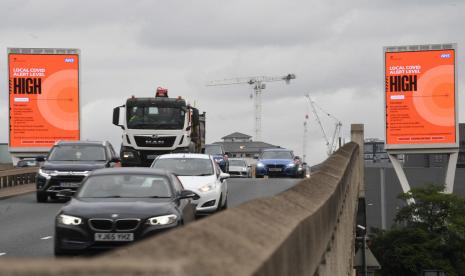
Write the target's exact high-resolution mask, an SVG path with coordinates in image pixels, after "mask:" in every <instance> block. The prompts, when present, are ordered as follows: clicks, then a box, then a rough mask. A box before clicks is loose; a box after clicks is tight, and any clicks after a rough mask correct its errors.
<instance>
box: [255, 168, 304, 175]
mask: <svg viewBox="0 0 465 276" xmlns="http://www.w3.org/2000/svg"><path fill="white" fill-rule="evenodd" d="M270 169H276V168H270V167H268V166H263V167H257V168H256V169H255V175H256V176H258V177H261V176H265V175H267V176H276V177H279V176H281V177H297V176H299V174H300V173H301V170H299V168H298V167H282V168H280V169H281V170H279V171H277V170H274V171H273V170H270Z"/></svg>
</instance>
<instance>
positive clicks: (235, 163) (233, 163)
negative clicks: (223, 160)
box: [229, 159, 247, 167]
mask: <svg viewBox="0 0 465 276" xmlns="http://www.w3.org/2000/svg"><path fill="white" fill-rule="evenodd" d="M229 166H237V167H246V166H247V165H246V164H245V161H244V160H231V159H229Z"/></svg>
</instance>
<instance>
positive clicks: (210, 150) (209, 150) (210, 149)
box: [205, 145, 223, 155]
mask: <svg viewBox="0 0 465 276" xmlns="http://www.w3.org/2000/svg"><path fill="white" fill-rule="evenodd" d="M205 154H212V155H223V149H222V148H221V146H220V145H209V146H206V147H205Z"/></svg>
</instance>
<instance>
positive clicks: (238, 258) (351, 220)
mask: <svg viewBox="0 0 465 276" xmlns="http://www.w3.org/2000/svg"><path fill="white" fill-rule="evenodd" d="M359 156H360V155H359V147H358V145H357V144H355V143H348V144H346V145H344V146H343V147H342V148H341V149H339V150H338V151H337V152H336V153H334V154H333V155H332V156H331V157H329V158H328V159H327V160H326V161H325V162H324V164H323V166H322V168H321V169H320V170H319V171H318V172H316V173H315V174H313V175H312V177H311V178H310V179H305V180H303V181H302V182H300V183H299V184H297V185H296V186H294V187H293V188H291V189H289V190H287V191H285V192H283V193H281V194H279V195H276V196H274V197H269V198H261V199H256V200H253V201H250V202H247V203H245V204H242V205H240V206H238V207H235V208H231V209H228V210H226V211H223V212H221V213H219V214H216V215H213V216H211V217H208V218H205V219H202V220H199V221H196V222H194V223H192V224H190V225H187V226H185V227H182V228H179V229H176V230H173V231H170V232H168V233H165V234H162V235H159V236H157V237H154V238H152V239H149V240H145V241H143V242H141V243H138V244H134V245H132V246H129V247H126V248H121V249H119V250H116V251H113V252H111V253H109V254H106V255H102V256H100V257H97V258H91V259H86V258H74V259H57V260H52V259H49V260H47V259H27V260H25V259H3V258H2V259H1V260H0V275H4V276H6V275H16V276H19V275H60V276H61V275H83V276H84V275H85V276H87V275H234V276H236V275H280V276H281V275H332V276H334V275H353V268H352V259H353V256H354V252H353V240H354V230H355V228H354V226H355V218H356V211H357V210H356V209H357V198H358V193H359V183H360V175H359V170H358V167H357V166H359V164H360V162H359V161H360V160H359Z"/></svg>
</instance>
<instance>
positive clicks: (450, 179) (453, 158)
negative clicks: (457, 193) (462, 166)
mask: <svg viewBox="0 0 465 276" xmlns="http://www.w3.org/2000/svg"><path fill="white" fill-rule="evenodd" d="M458 156H459V151H458V150H457V151H455V152H451V153H450V154H449V161H448V162H447V171H446V180H445V184H446V186H445V187H444V192H445V193H446V194H452V192H453V191H454V180H455V171H456V168H457V159H458Z"/></svg>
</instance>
